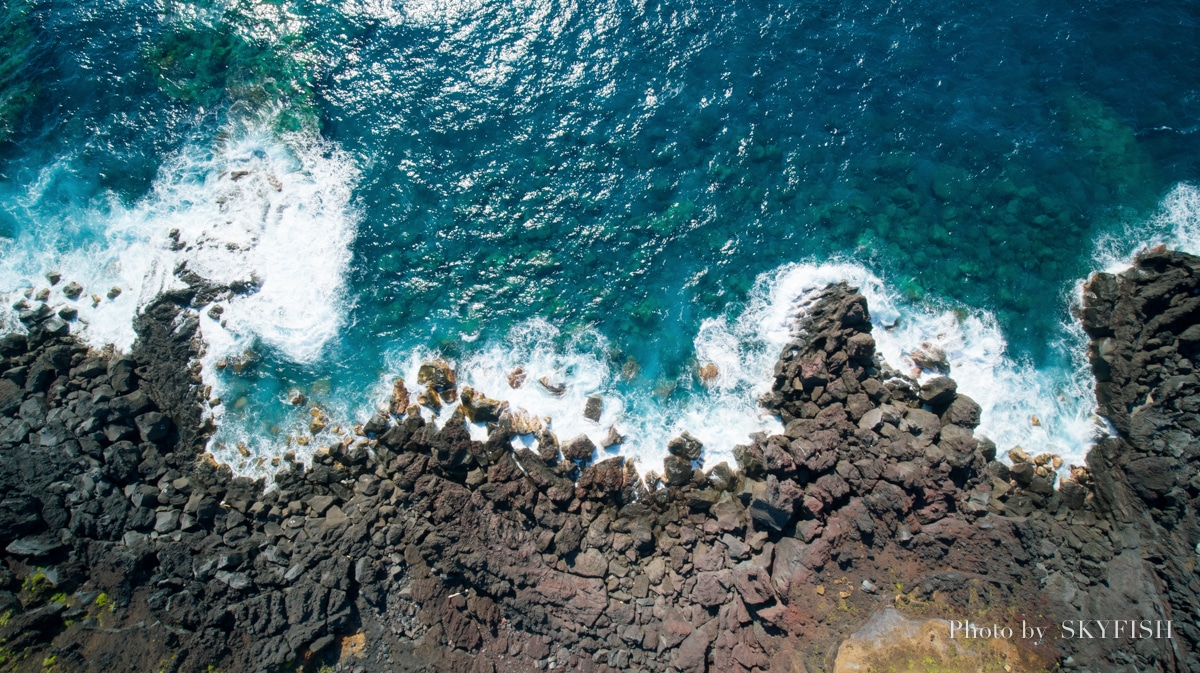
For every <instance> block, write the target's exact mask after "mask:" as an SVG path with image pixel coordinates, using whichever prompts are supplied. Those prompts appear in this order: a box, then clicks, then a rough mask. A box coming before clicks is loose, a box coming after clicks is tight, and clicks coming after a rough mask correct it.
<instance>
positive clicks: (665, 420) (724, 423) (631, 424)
mask: <svg viewBox="0 0 1200 673" xmlns="http://www.w3.org/2000/svg"><path fill="white" fill-rule="evenodd" d="M839 281H846V282H848V283H850V284H852V285H855V286H857V287H859V288H860V291H861V292H862V293H863V294H864V295H865V296H866V297H867V299H868V302H869V304H870V308H871V315H872V322H873V324H874V327H875V329H874V334H875V338H876V342H877V345H878V351H879V353H880V355H881V356H882V357H883V358H884V359H885V360H886V361H887V362H888V363H890V364H892V365H893V366H894V367H896V368H898V369H901V370H902V371H905V372H908V371H909V370H911V369H913V368H914V365H913V363H912V360H911V358H910V357H909V354H910V353H911V352H912V351H913V350H914V349H916V348H917V347H919V346H920V345H921V344H923V343H925V342H935V343H937V344H938V345H940V346H941V347H942V348H943V349H944V350H945V351H946V353H947V355H948V358H949V360H950V363H951V367H952V375H953V376H954V377H955V379H956V380H957V381H958V383H959V389H960V391H962V392H963V393H965V394H967V395H970V396H971V397H972V398H974V399H975V400H976V401H977V402H979V404H980V406H981V407H982V408H983V422H982V425H981V427H980V432H981V433H983V434H985V435H986V436H988V437H991V438H992V439H994V440H995V441H996V442H997V444H998V445H999V446H1000V448H1001V449H1002V450H1006V449H1008V448H1012V447H1013V446H1021V447H1023V448H1025V449H1026V450H1029V451H1032V452H1034V453H1039V452H1042V451H1053V452H1055V453H1058V454H1060V455H1063V456H1064V458H1066V459H1067V461H1068V462H1076V463H1080V462H1082V459H1083V455H1084V452H1085V451H1086V449H1087V447H1088V446H1089V445H1090V442H1091V440H1092V438H1093V437H1094V436H1095V434H1096V432H1097V425H1096V419H1094V418H1093V417H1092V408H1093V407H1094V401H1092V399H1091V397H1090V389H1089V388H1088V386H1089V385H1090V382H1089V381H1088V380H1087V379H1086V377H1076V378H1072V377H1070V376H1063V375H1062V373H1061V372H1057V371H1046V372H1040V371H1037V370H1035V369H1034V368H1033V367H1032V366H1030V365H1029V364H1026V363H1021V362H1017V361H1014V360H1013V359H1011V358H1010V357H1009V356H1008V354H1007V345H1006V342H1005V339H1004V337H1003V334H1002V333H1001V331H1000V329H999V327H998V325H997V324H996V321H995V319H994V318H993V317H992V316H991V315H990V314H988V313H986V312H983V311H973V312H964V311H962V310H958V311H955V310H952V309H951V308H948V307H941V306H936V305H932V304H928V303H922V304H918V305H913V304H910V303H906V302H904V301H903V300H902V299H901V298H900V297H899V296H898V293H896V292H895V291H893V290H891V289H890V288H889V286H888V285H887V284H886V283H885V282H884V281H883V280H881V279H880V278H879V277H878V276H876V275H874V274H873V273H871V272H870V271H869V270H868V269H867V268H866V267H864V266H862V265H860V264H857V263H853V262H845V261H843V262H829V263H822V264H789V265H785V266H783V267H781V268H779V269H777V270H775V271H773V272H771V273H767V274H763V275H762V276H761V277H760V278H759V279H758V281H757V283H756V284H755V286H754V288H753V290H752V291H751V293H750V296H749V299H748V301H747V303H746V307H745V309H744V310H743V311H742V312H741V313H740V314H739V315H737V316H732V317H731V316H723V317H719V318H711V319H708V320H705V321H704V322H703V323H702V324H701V326H700V328H699V330H698V333H697V335H696V337H695V339H694V341H693V347H694V351H695V359H696V362H697V365H698V366H701V365H704V364H709V363H711V364H713V365H716V367H717V371H718V375H717V377H716V378H715V379H714V380H712V381H711V382H709V384H708V385H707V386H700V385H698V384H695V383H694V380H693V379H691V377H690V376H688V375H686V374H685V378H684V380H682V381H680V382H678V383H679V384H680V386H681V387H683V388H687V389H688V390H687V394H684V395H682V396H678V397H667V398H663V397H660V396H657V395H655V394H652V393H651V392H650V391H648V390H646V391H642V392H640V393H632V392H630V390H631V389H635V388H634V387H632V386H625V387H622V386H620V385H619V378H620V372H619V365H612V364H610V363H609V362H608V361H606V359H605V357H604V352H605V350H606V344H605V342H604V340H603V338H602V337H600V336H599V335H598V334H597V333H595V332H592V331H588V332H585V333H583V334H580V335H575V336H574V337H572V338H564V337H563V335H562V334H560V332H559V331H558V330H557V329H556V328H555V327H553V326H552V325H550V324H549V323H547V322H545V321H543V320H531V321H528V322H526V323H524V324H522V325H520V326H519V327H517V328H516V329H514V330H513V331H512V332H511V333H510V334H509V335H508V338H506V339H505V340H503V342H502V343H496V344H492V345H490V346H485V347H484V348H482V349H481V350H479V351H476V352H474V353H472V354H470V355H468V356H466V357H465V358H463V359H462V360H461V361H459V362H456V363H453V364H454V365H455V367H456V369H457V370H458V373H459V383H460V385H469V386H472V387H474V388H476V389H478V390H481V391H482V392H484V393H485V394H487V395H489V396H492V397H496V398H499V399H503V400H507V401H508V402H509V403H510V405H511V406H512V408H514V409H521V410H524V411H526V412H528V413H530V414H532V415H535V416H539V417H543V418H545V419H547V421H548V423H549V426H550V428H551V429H552V430H554V432H555V433H556V434H557V435H558V437H559V439H560V440H567V439H570V438H571V437H573V436H576V435H578V434H587V435H588V436H589V437H590V438H591V439H592V440H593V441H594V442H596V443H597V444H599V443H600V440H602V439H603V438H604V436H605V435H606V434H607V432H608V429H609V427H614V426H615V427H616V428H617V429H618V431H619V432H621V434H623V435H625V436H626V441H625V443H624V444H622V445H621V446H620V447H619V449H618V448H614V449H612V450H610V451H604V450H601V451H600V452H599V455H598V457H599V458H603V457H606V456H608V455H616V454H617V453H620V454H621V455H625V456H627V457H630V458H632V459H634V461H635V462H636V463H637V465H638V467H639V469H640V470H641V471H642V472H643V473H644V472H646V471H648V470H659V469H661V465H662V459H663V458H664V457H665V455H666V445H667V442H668V441H669V440H670V439H671V438H672V437H674V436H676V435H678V434H679V433H680V432H682V431H684V430H687V431H688V432H690V433H691V434H693V435H695V436H696V437H697V438H699V439H700V440H701V441H702V442H703V443H704V445H705V451H704V463H705V465H706V466H709V467H711V466H712V465H715V464H716V463H718V462H721V461H727V462H730V463H731V464H733V462H734V461H733V455H732V449H733V447H734V446H736V445H737V444H744V443H747V442H748V441H750V436H751V434H752V433H756V432H767V433H771V432H778V431H780V430H781V424H780V422H779V419H778V418H776V417H773V416H770V415H768V414H766V413H765V412H764V411H763V410H762V409H761V407H760V406H759V404H758V398H759V397H760V396H761V395H762V394H763V393H765V392H767V390H768V389H769V387H770V385H771V381H772V368H773V366H774V363H775V361H776V359H777V358H778V356H779V352H780V350H781V349H782V348H783V346H784V345H786V344H787V343H788V342H789V341H790V340H791V339H792V338H793V337H794V332H795V326H796V319H797V316H798V315H799V314H801V313H803V311H804V310H805V308H806V307H807V306H808V305H809V304H810V303H811V302H812V301H813V300H814V299H815V298H816V297H817V295H818V294H819V293H820V292H821V290H823V289H824V288H825V287H826V286H827V285H828V284H830V283H835V282H839ZM1080 334H1081V333H1080ZM434 357H437V353H434V352H432V351H425V350H419V351H410V352H405V353H402V354H398V355H396V356H394V357H393V358H392V359H391V361H390V362H389V363H388V368H387V369H388V371H389V372H392V374H389V375H387V376H384V377H382V378H381V380H380V382H379V385H378V388H377V395H376V397H377V401H378V404H379V406H383V405H384V404H385V403H386V400H387V396H388V395H389V394H390V392H391V380H392V376H394V375H400V376H403V377H404V378H405V380H406V381H408V382H409V385H410V392H411V393H412V395H413V397H414V398H415V395H416V390H418V389H419V386H416V385H415V380H416V373H417V369H418V368H419V366H420V363H421V362H422V361H424V360H427V359H430V358H434ZM517 368H521V369H522V370H523V371H524V372H525V374H526V382H525V384H524V385H523V386H521V387H520V388H517V389H513V388H512V387H511V386H510V385H509V380H508V377H509V375H510V374H511V373H512V372H513V371H514V370H516V369H517ZM929 376H930V374H927V373H922V374H921V378H922V380H924V379H927V378H928V377H929ZM541 377H546V378H547V379H548V380H550V381H552V382H556V383H562V384H564V385H565V386H566V391H565V393H564V394H563V395H561V396H555V395H553V394H551V393H550V392H548V391H547V390H546V389H545V388H544V387H542V386H541V385H540V384H539V383H538V382H537V381H538V379H540V378H541ZM643 387H644V386H643ZM619 391H624V392H619ZM589 395H600V396H601V397H603V398H604V400H605V407H604V414H603V416H602V417H601V420H600V422H599V423H594V422H591V421H588V420H586V419H584V418H583V413H582V412H583V408H584V404H585V402H586V399H587V397H588V396H589ZM450 413H451V410H450V407H445V408H443V410H442V411H441V413H440V415H439V416H438V417H437V419H436V422H438V423H439V424H441V423H444V422H445V421H446V420H447V419H448V418H449V415H450ZM426 414H427V416H430V419H431V420H434V419H433V417H432V416H431V415H430V414H429V412H428V411H427V412H426ZM359 415H360V416H363V412H360V414H359ZM1035 416H1036V417H1037V419H1038V424H1035V422H1034V420H1033V418H1034V417H1035ZM363 417H365V416H363ZM471 433H472V436H473V437H476V438H478V439H482V438H483V437H485V436H486V431H485V430H484V428H483V427H482V426H476V427H472V428H471ZM518 441H520V442H522V443H523V444H524V445H530V444H531V438H528V437H527V438H521V439H519V440H518Z"/></svg>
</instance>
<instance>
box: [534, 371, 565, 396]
mask: <svg viewBox="0 0 1200 673" xmlns="http://www.w3.org/2000/svg"><path fill="white" fill-rule="evenodd" d="M538 383H539V384H541V386H542V388H544V389H545V390H546V392H548V393H550V394H551V395H553V396H555V397H562V396H563V394H564V393H566V392H567V386H566V385H565V384H562V383H555V382H554V381H551V380H550V377H548V376H543V377H541V378H539V379H538Z"/></svg>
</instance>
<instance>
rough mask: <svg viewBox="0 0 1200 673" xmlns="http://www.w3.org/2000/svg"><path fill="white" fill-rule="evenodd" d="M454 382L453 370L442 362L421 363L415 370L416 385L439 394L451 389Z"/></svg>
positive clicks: (455, 379) (455, 380)
mask: <svg viewBox="0 0 1200 673" xmlns="http://www.w3.org/2000/svg"><path fill="white" fill-rule="evenodd" d="M456 382H457V377H456V375H455V373H454V370H453V369H451V367H450V365H449V364H448V363H447V362H445V361H443V360H429V361H426V362H422V363H421V367H420V368H419V369H418V370H417V383H419V384H421V385H423V386H427V387H429V388H431V389H433V390H437V391H439V392H440V391H443V390H449V389H450V388H453V387H454V386H455V385H456Z"/></svg>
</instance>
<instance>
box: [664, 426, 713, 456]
mask: <svg viewBox="0 0 1200 673" xmlns="http://www.w3.org/2000/svg"><path fill="white" fill-rule="evenodd" d="M703 449H704V445H703V444H701V443H700V440H698V439H696V438H695V437H693V436H692V435H691V434H690V433H689V432H688V431H687V430H684V431H683V434H681V435H679V436H678V437H676V438H674V439H672V440H671V441H670V442H668V443H667V451H669V452H670V453H671V455H673V456H679V457H680V458H686V459H687V460H700V452H701V451H702V450H703Z"/></svg>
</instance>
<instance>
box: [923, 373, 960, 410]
mask: <svg viewBox="0 0 1200 673" xmlns="http://www.w3.org/2000/svg"><path fill="white" fill-rule="evenodd" d="M957 392H958V384H957V383H955V382H954V379H952V378H950V377H948V376H936V377H934V378H932V379H929V380H928V381H926V382H925V383H923V384H922V385H921V392H920V394H919V396H918V399H920V400H921V404H927V405H929V406H930V407H931V408H932V409H933V410H934V411H935V412H938V411H941V410H943V409H945V408H946V407H948V406H950V403H951V402H953V401H954V397H955V395H956V394H957Z"/></svg>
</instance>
